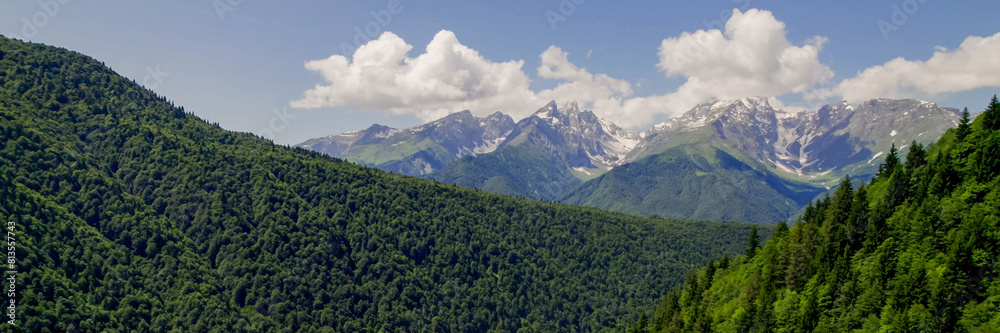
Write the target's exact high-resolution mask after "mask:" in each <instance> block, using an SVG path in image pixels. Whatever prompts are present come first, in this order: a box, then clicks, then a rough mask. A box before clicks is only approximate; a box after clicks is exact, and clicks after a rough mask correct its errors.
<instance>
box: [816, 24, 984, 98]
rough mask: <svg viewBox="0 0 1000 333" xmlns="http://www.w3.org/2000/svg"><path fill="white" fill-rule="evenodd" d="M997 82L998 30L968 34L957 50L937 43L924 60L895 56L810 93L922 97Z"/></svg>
mask: <svg viewBox="0 0 1000 333" xmlns="http://www.w3.org/2000/svg"><path fill="white" fill-rule="evenodd" d="M996 86H1000V33H998V34H996V35H993V36H991V37H975V36H973V37H968V38H966V39H965V41H964V42H962V44H961V46H959V47H958V49H956V50H948V49H946V48H944V47H940V46H939V47H936V48H935V52H934V55H933V56H931V58H930V59H928V60H927V61H910V60H906V59H903V58H896V59H893V60H890V61H889V62H886V63H885V64H883V65H879V66H874V67H870V68H867V69H865V70H863V71H861V72H860V73H858V75H857V76H855V77H853V78H849V79H845V80H843V81H842V82H840V84H838V85H836V86H835V87H833V88H831V89H824V90H817V91H816V92H814V95H813V96H812V97H814V98H828V97H834V96H839V97H842V98H844V99H845V100H848V101H851V102H859V101H864V100H867V99H871V98H879V97H887V98H921V97H929V98H934V97H941V96H942V95H945V94H949V93H955V92H962V91H968V90H972V89H976V88H981V87H996Z"/></svg>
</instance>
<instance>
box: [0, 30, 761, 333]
mask: <svg viewBox="0 0 1000 333" xmlns="http://www.w3.org/2000/svg"><path fill="white" fill-rule="evenodd" d="M0 221H3V222H4V223H8V222H11V223H10V224H11V225H13V226H14V229H15V235H16V240H17V242H16V243H17V252H16V262H17V264H16V265H17V271H18V275H17V283H16V288H17V296H16V297H15V299H16V301H17V305H18V306H17V313H16V314H17V318H16V320H17V325H16V326H5V327H4V329H5V330H6V329H8V328H10V327H14V328H15V330H17V331H23V332H145V331H154V332H292V331H301V332H408V331H438V332H486V331H495V332H558V331H574V332H578V331H587V332H596V331H621V330H624V329H627V328H628V327H629V326H630V325H632V324H633V323H635V322H636V321H637V320H639V315H640V314H641V313H645V312H649V311H652V310H653V309H654V308H655V306H656V302H657V300H658V299H659V298H660V296H661V295H663V294H662V293H664V292H666V291H668V290H670V288H671V287H673V286H676V285H678V284H680V283H682V282H683V281H684V278H685V273H686V272H687V271H690V270H692V269H696V268H697V267H701V266H702V265H704V264H705V263H707V262H709V260H710V259H712V258H723V257H724V256H726V255H735V254H736V253H740V252H742V250H743V248H744V247H745V246H744V244H745V240H746V239H747V237H748V235H749V234H750V232H751V231H752V230H753V226H752V225H748V224H735V223H734V224H723V223H708V222H682V221H676V220H668V219H653V218H642V217H634V216H629V215H625V214H619V213H611V212H606V211H601V210H597V209H593V208H582V207H574V206H570V205H565V204H556V203H545V202H539V201H530V200H525V199H518V198H511V197H504V196H499V195H494V194H489V193H485V192H481V191H477V190H470V189H462V188H459V187H456V186H453V185H450V184H441V183H437V182H433V181H429V180H422V179H418V178H415V177H407V176H401V175H397V174H392V173H387V172H383V171H379V170H376V169H372V168H365V167H362V166H358V165H355V164H352V163H348V162H344V161H341V160H337V159H333V158H330V157H326V156H323V155H321V154H318V153H313V152H309V151H306V150H304V149H298V148H290V147H285V146H280V145H275V144H273V143H272V142H269V141H268V140H265V139H262V138H260V137H257V136H254V135H252V134H249V133H237V132H230V131H226V130H223V129H221V128H220V127H219V126H218V125H217V124H212V123H209V122H206V121H204V120H202V119H200V118H198V117H196V116H194V115H193V114H191V113H189V112H186V111H185V110H184V109H183V108H182V107H175V106H174V105H173V103H172V102H170V101H168V100H167V99H166V98H164V97H162V96H158V95H156V94H155V93H154V92H152V91H149V90H146V89H144V88H143V87H141V86H140V85H138V84H137V83H136V82H135V81H133V80H129V79H126V78H124V77H122V76H119V75H117V74H116V73H115V72H113V71H112V70H111V69H109V68H108V67H106V66H104V65H103V64H102V63H101V62H99V61H96V60H94V59H91V58H89V57H86V56H84V55H81V54H79V53H75V52H71V51H68V50H65V49H60V48H55V47H50V46H45V45H40V44H32V43H24V42H20V41H16V40H11V39H5V38H0ZM761 230H762V231H761V234H762V235H763V236H764V238H767V237H769V235H770V233H771V230H772V229H770V228H764V229H761ZM5 288H7V284H5ZM4 301H6V299H4Z"/></svg>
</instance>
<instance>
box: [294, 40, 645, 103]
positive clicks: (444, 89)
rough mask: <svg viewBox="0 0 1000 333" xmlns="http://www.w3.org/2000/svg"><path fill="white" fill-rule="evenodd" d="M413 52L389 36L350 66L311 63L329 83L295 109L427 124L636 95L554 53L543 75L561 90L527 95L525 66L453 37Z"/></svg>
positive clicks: (346, 62) (337, 60) (335, 61)
mask: <svg viewBox="0 0 1000 333" xmlns="http://www.w3.org/2000/svg"><path fill="white" fill-rule="evenodd" d="M412 50H413V46H411V45H409V44H407V43H406V42H405V41H404V40H403V39H402V38H400V37H399V36H397V35H395V34H393V33H391V32H385V33H383V34H382V35H381V36H379V38H378V39H376V40H373V41H371V42H369V43H368V44H365V45H363V46H361V47H360V48H358V49H357V51H355V52H354V54H353V55H352V56H351V58H350V59H348V58H347V57H345V56H342V55H333V56H331V57H329V58H326V59H321V60H313V61H309V62H307V63H306V65H305V67H306V69H308V70H311V71H316V72H319V73H320V74H321V75H322V77H323V80H324V81H326V82H325V83H322V84H318V85H316V86H315V87H313V88H312V89H310V90H308V91H306V92H305V93H304V96H303V98H302V99H300V100H297V101H293V102H292V103H291V106H292V107H295V108H320V107H332V106H348V107H353V108H356V109H358V110H360V111H370V112H385V111H388V112H392V113H395V114H413V115H415V116H417V117H419V118H421V119H423V120H434V119H438V118H441V117H444V116H446V115H448V114H449V113H453V112H457V111H462V110H466V109H468V110H471V111H473V112H474V113H475V114H477V115H487V114H490V113H492V112H494V111H497V110H502V111H504V112H505V113H507V114H510V115H511V116H513V117H515V118H519V117H525V116H528V115H530V114H531V112H532V111H533V110H535V109H537V108H538V107H539V106H540V105H544V104H545V103H546V102H548V101H549V100H553V99H555V100H568V99H576V100H579V101H580V102H583V103H589V104H592V105H595V106H599V105H608V104H616V103H617V104H620V102H617V101H620V99H621V98H624V97H627V96H629V95H631V94H632V86H631V84H629V83H628V82H626V81H623V80H617V79H614V78H611V77H609V76H607V75H604V74H598V75H594V74H591V73H589V72H588V71H587V70H586V69H583V68H578V67H577V66H576V65H574V64H572V63H570V62H569V60H568V57H567V56H568V54H567V53H566V52H564V51H562V49H560V48H558V47H555V46H552V47H550V48H549V49H548V50H546V51H545V52H544V53H542V54H541V60H542V64H541V66H540V67H539V68H538V76H539V77H542V78H546V79H555V80H559V81H561V83H560V84H559V85H557V86H556V87H554V88H552V89H547V90H543V91H539V92H534V91H532V90H531V89H530V88H529V84H530V81H531V80H530V79H529V78H528V76H527V75H526V74H525V73H524V71H523V70H522V67H523V66H524V61H523V60H518V61H513V60H512V61H507V62H493V61H490V60H487V59H486V58H484V57H483V56H482V55H480V54H479V52H477V51H476V50H473V49H471V48H469V47H467V46H465V45H462V44H461V43H459V41H458V38H457V37H456V36H455V34H454V33H453V32H451V31H447V30H442V31H440V32H438V33H437V34H436V35H435V36H434V38H433V40H431V42H430V43H428V45H427V47H426V49H425V51H424V53H422V54H420V55H417V56H416V57H412V58H411V57H410V56H409V53H410V52H411V51H412ZM605 99H610V100H611V101H612V102H608V101H606V100H605Z"/></svg>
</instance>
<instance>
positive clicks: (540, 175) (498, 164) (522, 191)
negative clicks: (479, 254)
mask: <svg viewBox="0 0 1000 333" xmlns="http://www.w3.org/2000/svg"><path fill="white" fill-rule="evenodd" d="M637 142H638V135H637V134H635V133H632V132H629V131H626V130H624V129H622V128H620V127H618V126H616V125H614V124H612V123H610V122H608V121H606V120H603V119H600V118H598V117H597V116H596V115H595V114H594V113H593V112H592V111H589V110H581V109H580V107H579V105H577V103H576V102H571V103H566V104H563V105H557V104H556V103H555V102H551V103H549V104H548V105H546V106H545V107H543V108H541V109H539V110H538V111H537V112H535V113H534V114H533V115H531V116H530V117H527V118H525V119H523V120H521V121H519V122H518V123H517V125H515V127H514V129H513V130H512V131H511V133H510V135H508V137H507V139H506V140H505V141H504V142H503V143H502V144H501V145H500V148H499V149H497V151H495V152H493V153H489V154H483V155H478V156H473V157H467V158H463V159H461V160H459V161H456V162H455V163H453V164H451V165H448V166H447V167H445V168H443V169H442V170H440V171H438V172H436V173H434V174H433V175H431V177H430V178H431V179H434V180H437V181H441V182H444V183H454V184H457V185H459V186H462V187H469V188H477V189H482V190H485V191H490V192H494V193H499V194H505V195H514V196H521V197H526V198H532V199H542V200H555V199H556V198H558V197H560V196H562V195H563V194H565V193H566V192H568V191H569V190H571V189H573V188H575V187H577V186H578V185H580V184H581V183H582V180H585V179H591V178H593V177H594V176H596V175H600V174H602V173H604V172H606V171H607V170H609V169H610V168H612V167H613V166H615V165H617V164H618V163H619V162H620V161H621V160H622V159H623V158H624V157H625V154H626V153H628V151H629V150H630V149H631V148H632V146H634V145H635V144H636V143H637Z"/></svg>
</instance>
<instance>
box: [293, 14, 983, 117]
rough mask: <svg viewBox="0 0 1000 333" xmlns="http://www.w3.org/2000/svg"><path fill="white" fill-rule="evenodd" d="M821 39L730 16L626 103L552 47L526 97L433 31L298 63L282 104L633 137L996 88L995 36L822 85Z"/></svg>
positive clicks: (618, 87) (685, 39)
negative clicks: (586, 124)
mask: <svg viewBox="0 0 1000 333" xmlns="http://www.w3.org/2000/svg"><path fill="white" fill-rule="evenodd" d="M826 41H827V39H826V38H825V37H822V36H815V37H812V38H809V39H807V40H805V41H803V42H801V44H794V43H793V42H791V41H789V40H788V38H787V31H786V26H785V23H784V22H781V21H779V20H778V19H777V18H775V17H774V15H773V14H772V13H771V12H769V11H766V10H758V9H750V10H747V11H746V12H741V11H740V10H738V9H734V10H733V15H732V17H730V19H729V20H728V21H727V22H726V24H725V26H724V28H723V29H722V30H720V29H710V30H697V31H695V32H684V33H682V34H681V35H680V36H675V37H670V38H666V39H664V40H663V41H662V42H661V43H660V45H659V50H658V53H657V54H658V56H659V62H658V63H657V64H656V68H657V69H659V70H660V71H661V72H662V73H663V74H664V75H665V76H666V77H668V78H670V77H681V78H684V79H685V81H684V83H683V84H681V85H680V86H679V87H677V88H676V89H675V90H673V91H670V92H664V94H659V95H651V96H633V93H634V92H633V86H632V83H630V82H628V81H626V80H622V79H617V78H613V77H611V76H609V75H607V74H600V73H591V72H589V71H588V70H587V69H586V68H582V67H579V66H577V65H576V64H574V63H572V62H571V61H570V60H569V55H570V54H569V53H568V52H566V51H563V50H562V49H561V48H559V47H557V46H550V47H549V48H548V49H546V50H545V51H543V52H542V53H541V54H540V55H539V60H540V65H539V67H538V68H537V69H536V72H535V75H536V77H537V78H538V79H542V80H554V81H555V82H556V85H555V86H554V87H553V88H551V89H545V90H535V89H532V88H531V78H530V77H529V76H528V75H527V74H526V73H525V71H524V68H523V67H524V64H525V62H524V60H510V61H506V62H495V61H491V60H489V59H486V58H485V57H483V56H482V55H481V54H480V53H479V52H478V51H476V50H473V49H471V48H469V47H468V46H465V45H463V44H461V43H460V42H459V41H458V38H457V37H456V36H455V34H454V33H453V32H451V31H448V30H441V31H440V32H438V33H437V34H436V35H435V36H434V38H433V39H432V40H431V41H430V43H428V44H427V46H426V48H425V50H424V52H423V53H420V54H417V55H415V56H411V53H412V52H413V46H411V45H409V44H407V43H406V42H405V41H404V40H403V39H402V38H400V37H399V36H397V35H395V34H393V33H391V32H385V33H383V34H382V35H381V36H380V37H379V38H378V39H376V40H373V41H371V42H369V43H368V44H365V45H363V46H361V47H360V48H358V49H357V50H356V51H355V52H354V54H352V55H350V56H349V57H348V56H344V55H333V56H331V57H329V58H326V59H320V60H313V61H309V62H306V64H305V67H306V69H308V70H311V71H316V72H318V73H320V74H321V76H322V78H323V81H324V82H322V83H320V84H317V85H316V86H315V87H313V88H312V89H309V90H307V91H306V92H305V93H304V94H303V97H302V99H300V100H297V101H293V102H291V106H292V107H295V108H321V107H335V106H344V107H350V108H353V109H356V110H359V111H367V112H391V113H395V114H411V115H415V116H416V117H418V118H421V119H423V120H425V121H429V120H434V119H438V118H441V117H444V116H446V115H448V114H450V113H453V112H458V111H462V110H466V109H468V110H471V111H472V112H473V113H474V114H476V115H478V116H485V115H488V114H490V113H493V112H495V111H498V110H499V111H503V112H504V113H507V114H509V115H511V117H514V118H515V119H520V118H523V117H526V116H528V115H530V114H531V113H532V112H533V111H534V110H537V109H538V108H539V107H540V106H541V105H544V104H546V103H548V102H549V101H551V100H555V101H558V102H565V101H571V100H576V101H579V102H580V103H581V105H582V106H584V107H587V108H591V109H593V111H594V113H595V114H597V115H598V116H600V117H602V118H604V119H607V120H611V121H613V122H615V123H617V124H619V125H621V126H623V127H631V128H641V127H646V126H649V125H651V124H652V123H653V121H654V119H656V116H658V115H668V116H676V115H679V114H682V113H684V112H686V111H687V110H690V109H691V108H693V107H695V106H697V105H699V104H703V103H707V102H711V101H717V100H735V99H740V98H744V97H749V96H761V97H765V98H768V99H769V100H770V101H771V103H772V105H776V106H780V105H782V102H781V100H779V99H777V98H775V97H776V96H788V95H789V94H800V96H801V97H802V100H803V101H805V102H807V103H809V104H813V105H817V104H819V103H822V102H823V101H824V100H828V99H832V98H842V99H846V100H848V101H851V102H860V101H863V100H866V99H870V98H876V97H889V98H921V97H930V98H935V97H941V96H940V95H943V94H948V93H954V92H961V91H967V90H971V89H976V88H980V87H986V86H1000V57H997V56H996V55H997V54H1000V34H997V35H994V36H992V37H969V38H967V39H966V40H965V42H964V43H962V44H961V46H960V47H959V48H958V49H955V50H947V49H944V48H940V47H939V48H938V49H937V52H935V53H934V56H933V57H931V58H930V59H929V60H927V61H908V60H905V59H902V58H898V59H894V60H891V61H889V62H887V63H885V64H883V65H879V66H874V67H871V68H868V69H865V70H864V71H861V72H859V73H858V74H857V76H856V77H853V78H848V79H845V80H843V81H841V82H839V83H830V82H829V81H831V80H832V79H833V78H834V72H833V70H832V69H830V68H829V67H828V66H826V65H824V64H823V63H821V62H820V61H819V53H820V52H821V51H822V49H823V45H824V44H825V43H826ZM588 53H589V52H588ZM581 56H583V55H581ZM640 82H641V81H640ZM637 86H638V85H637ZM798 108H801V106H798ZM788 109H790V110H793V111H794V110H796V109H797V107H796V106H795V105H791V106H789V107H788Z"/></svg>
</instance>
